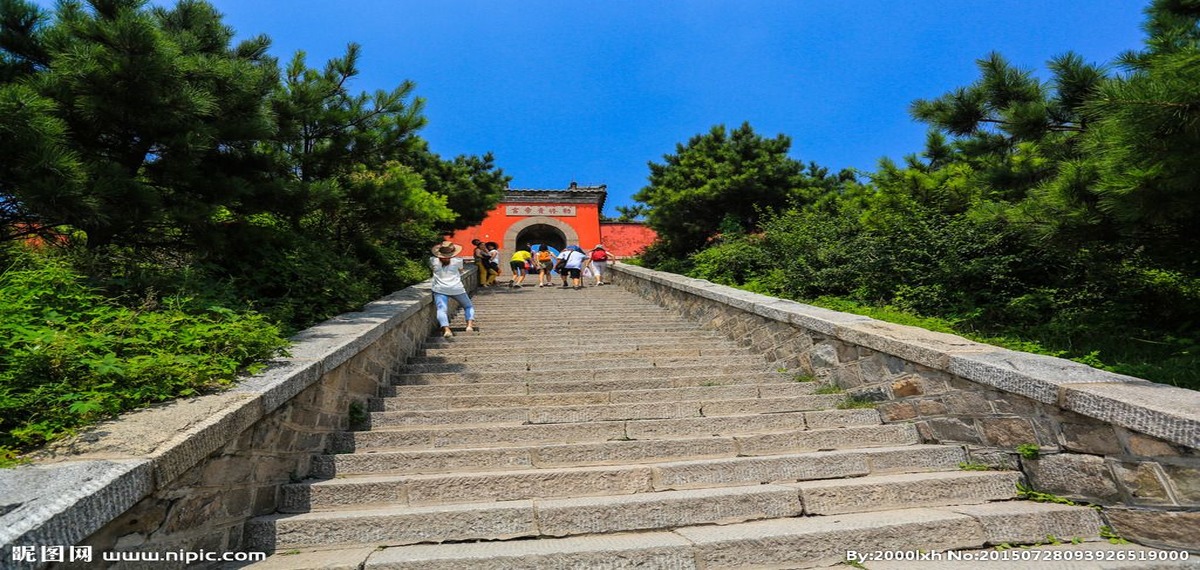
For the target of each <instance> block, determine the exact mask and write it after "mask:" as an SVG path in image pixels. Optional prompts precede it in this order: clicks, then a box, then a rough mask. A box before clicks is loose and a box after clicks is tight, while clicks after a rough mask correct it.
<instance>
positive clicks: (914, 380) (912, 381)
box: [892, 376, 924, 398]
mask: <svg viewBox="0 0 1200 570" xmlns="http://www.w3.org/2000/svg"><path fill="white" fill-rule="evenodd" d="M923 393H924V391H923V390H922V389H921V382H920V379H919V377H917V376H905V377H903V378H900V379H899V380H896V381H895V382H892V395H893V396H895V397H897V398H907V397H909V396H919V395H921V394H923Z"/></svg>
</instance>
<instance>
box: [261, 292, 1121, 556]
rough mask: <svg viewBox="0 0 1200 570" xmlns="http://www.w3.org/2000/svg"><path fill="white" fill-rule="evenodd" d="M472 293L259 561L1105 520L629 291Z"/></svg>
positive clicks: (273, 527) (1064, 527)
mask: <svg viewBox="0 0 1200 570" xmlns="http://www.w3.org/2000/svg"><path fill="white" fill-rule="evenodd" d="M476 304H477V308H478V311H479V315H478V318H479V323H480V325H481V327H482V331H481V332H474V333H468V332H464V331H462V326H461V322H460V324H458V325H457V326H456V331H457V332H456V336H455V337H453V338H450V339H443V338H441V337H431V338H430V339H429V341H428V342H427V343H426V345H425V349H424V351H423V352H422V353H421V354H420V355H419V356H417V357H414V358H412V359H411V360H410V363H409V365H408V366H407V369H406V371H405V373H404V374H403V375H401V376H400V377H399V378H398V381H397V385H394V386H391V387H389V388H386V389H384V391H383V393H381V394H380V397H379V398H378V399H377V400H375V401H373V402H372V403H371V410H370V413H369V419H368V421H367V423H368V424H369V429H367V430H364V431H354V432H348V433H345V434H341V435H342V437H340V438H338V439H337V440H336V441H335V442H334V443H333V446H334V449H331V450H330V451H331V452H332V453H331V454H329V455H323V456H319V457H316V458H315V459H314V463H313V471H314V475H315V476H316V478H315V479H311V480H308V481H303V482H298V483H295V484H292V485H288V486H286V487H285V488H284V489H283V491H282V494H281V497H280V501H279V503H280V509H279V513H278V514H275V515H271V516H267V517H262V518H258V519H255V520H253V521H251V522H250V523H249V524H248V527H247V530H246V541H247V544H245V545H244V546H243V549H245V550H260V551H270V552H274V553H275V555H273V556H272V557H270V558H269V559H268V560H267V561H265V562H262V563H259V564H257V565H255V567H256V568H258V567H261V568H276V567H277V568H338V567H345V568H420V569H440V568H446V569H456V570H458V569H464V568H626V567H638V568H734V567H788V568H804V567H821V566H828V565H833V564H838V563H840V562H841V561H844V560H845V557H846V553H847V551H857V552H872V551H879V550H884V551H886V550H897V551H900V550H903V551H910V552H912V551H916V550H924V551H940V550H962V549H977V548H982V547H985V546H988V545H994V544H1002V543H1011V544H1022V543H1035V542H1039V541H1043V540H1045V539H1046V538H1047V536H1054V537H1059V538H1062V539H1065V540H1070V539H1071V538H1075V537H1079V538H1084V539H1092V538H1094V537H1096V535H1097V534H1098V531H1099V526H1100V524H1101V523H1100V519H1099V515H1098V514H1097V513H1096V511H1094V510H1092V509H1087V508H1078V507H1066V506H1062V505H1055V504H1044V503H1034V502H1027V501H1015V500H1013V499H1014V494H1015V484H1016V483H1017V482H1018V480H1019V474H1018V473H1015V472H998V471H964V470H961V469H960V468H959V464H960V463H961V462H964V461H966V460H967V456H966V453H965V451H964V450H963V449H962V448H960V447H955V446H932V445H921V444H920V443H919V437H918V435H917V433H916V431H915V430H914V429H913V427H912V426H910V425H906V424H893V425H883V424H882V423H881V422H880V419H879V415H878V413H877V412H876V411H875V410H874V409H845V410H842V409H837V406H838V404H839V403H841V402H842V401H843V400H844V396H843V395H840V394H818V393H817V392H818V391H819V390H818V389H819V388H820V387H821V384H820V383H818V382H804V381H797V377H796V375H795V374H793V373H789V372H786V371H781V370H780V369H779V368H778V367H777V366H776V365H774V364H772V363H771V362H768V361H766V360H765V359H764V358H763V357H762V356H761V355H757V354H753V353H751V352H749V351H748V350H747V349H745V348H743V347H740V346H738V344H737V343H735V342H733V341H730V340H728V339H726V338H725V337H723V336H719V335H718V334H717V333H714V332H710V331H704V330H701V329H699V328H698V327H696V326H695V325H693V324H692V323H690V322H687V321H685V320H684V319H682V318H681V317H680V316H678V315H675V314H672V313H670V312H668V311H666V310H665V309H662V308H660V307H658V306H656V305H653V304H651V303H649V302H648V301H645V300H643V299H641V298H639V297H636V296H634V295H633V294H631V293H629V292H626V291H623V290H621V289H619V288H618V287H613V286H607V287H589V288H587V289H585V290H568V289H560V288H541V289H540V288H536V287H525V288H523V289H493V290H485V291H481V292H480V293H479V294H478V295H477V296H476ZM868 567H870V566H868Z"/></svg>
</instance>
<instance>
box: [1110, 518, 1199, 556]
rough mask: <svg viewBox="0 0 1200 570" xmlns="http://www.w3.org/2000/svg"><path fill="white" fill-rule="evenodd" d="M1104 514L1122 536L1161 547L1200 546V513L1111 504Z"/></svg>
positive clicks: (1196, 547)
mask: <svg viewBox="0 0 1200 570" xmlns="http://www.w3.org/2000/svg"><path fill="white" fill-rule="evenodd" d="M1104 516H1105V518H1107V519H1108V521H1109V523H1111V524H1112V526H1113V529H1114V530H1115V531H1116V532H1117V534H1118V535H1120V536H1121V537H1123V538H1126V539H1129V540H1133V541H1137V542H1140V543H1142V544H1147V545H1150V546H1157V547H1161V548H1181V549H1187V550H1191V551H1195V550H1197V549H1198V548H1200V512H1195V511H1187V512H1180V511H1153V510H1146V509H1138V508H1133V507H1109V508H1107V509H1105V510H1104Z"/></svg>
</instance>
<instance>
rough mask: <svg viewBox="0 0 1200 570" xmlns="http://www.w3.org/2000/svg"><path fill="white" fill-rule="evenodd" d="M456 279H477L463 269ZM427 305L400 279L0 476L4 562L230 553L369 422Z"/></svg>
mask: <svg viewBox="0 0 1200 570" xmlns="http://www.w3.org/2000/svg"><path fill="white" fill-rule="evenodd" d="M463 281H464V283H466V284H467V286H468V288H469V289H474V288H475V286H476V283H477V273H476V272H475V270H474V267H473V266H471V265H470V264H468V268H467V270H466V271H465V272H464V273H463ZM452 303H453V302H452ZM434 312H435V308H434V306H433V302H432V295H431V294H430V291H429V282H425V283H423V284H420V285H416V286H413V287H409V288H407V289H404V290H402V291H399V292H396V293H394V294H392V295H389V296H387V297H385V298H383V299H380V300H378V301H375V302H373V303H370V304H368V305H367V306H366V307H364V308H363V310H362V311H361V312H357V313H347V314H344V315H340V316H338V317H335V318H333V319H330V320H328V321H326V322H324V323H321V324H319V325H317V326H314V327H312V328H310V329H307V330H305V331H303V332H301V333H300V334H299V335H297V336H296V337H294V338H293V339H292V340H293V344H292V345H291V347H290V348H289V349H288V350H289V353H290V356H289V357H287V358H280V359H277V360H275V361H273V362H272V363H271V366H270V367H269V368H268V370H267V371H266V372H264V373H262V374H259V375H256V376H253V377H250V378H247V379H245V380H243V381H242V382H241V383H239V385H238V386H237V387H236V388H234V389H232V390H229V391H227V392H223V393H220V394H212V395H207V396H202V397H199V398H192V399H187V400H179V401H176V402H172V403H170V404H165V405H161V406H155V407H152V408H150V409H146V410H141V411H138V412H134V413H131V414H128V415H126V416H123V417H122V418H120V419H119V420H116V421H113V422H109V423H106V424H103V425H100V426H97V427H95V428H93V429H89V430H88V431H87V432H85V433H83V434H82V435H81V436H80V437H77V438H75V439H74V440H73V441H71V442H68V443H67V444H63V445H59V446H57V447H55V448H54V450H53V451H52V452H47V453H45V454H43V456H42V457H41V458H40V459H39V460H38V461H36V462H35V464H33V465H27V466H21V467H18V468H15V469H4V470H0V544H3V546H4V548H3V551H2V552H0V556H3V558H0V567H2V568H10V567H12V568H34V567H40V566H44V565H45V562H46V559H45V558H46V556H47V555H49V556H50V557H51V558H53V557H55V556H57V555H56V554H55V549H57V548H61V549H64V550H65V552H64V553H63V554H62V559H63V560H66V561H70V559H71V555H72V552H71V546H72V545H78V546H90V547H92V548H91V552H92V556H93V561H92V562H93V564H92V565H88V566H87V567H89V568H91V567H103V566H104V565H103V560H102V554H103V553H106V552H107V553H111V552H116V551H120V552H136V551H142V552H146V553H151V552H157V553H160V554H164V555H165V553H201V552H203V553H208V554H209V555H214V554H215V555H223V554H225V553H234V552H238V551H240V550H241V549H242V529H243V525H244V523H245V522H246V521H247V520H249V519H250V518H252V517H255V516H259V515H263V514H267V513H272V512H275V510H276V503H277V501H278V497H279V487H280V486H281V485H283V484H286V483H290V482H294V481H297V480H300V479H303V478H305V477H306V476H308V474H309V471H310V467H311V461H312V458H313V456H314V455H315V454H319V453H321V452H322V451H323V450H325V449H326V442H327V439H328V438H329V436H330V434H333V433H337V432H339V431H343V430H346V429H347V428H348V427H349V426H350V424H351V422H352V421H353V419H354V416H356V415H359V414H361V415H363V416H364V417H365V411H366V409H367V407H366V401H367V399H368V398H371V397H375V396H377V395H378V392H379V388H380V386H384V385H387V384H388V383H389V382H390V380H391V377H392V375H393V374H394V373H395V372H396V371H397V370H398V369H399V367H400V366H401V365H402V364H403V363H404V362H405V359H406V358H407V357H408V356H410V355H412V354H414V353H415V351H416V350H417V349H418V348H419V347H420V345H421V343H422V342H424V340H425V338H426V337H427V336H428V334H429V332H430V330H431V329H432V328H433V327H434V326H435V325H436V323H435V319H434ZM29 547H34V548H33V549H30V548H29ZM42 547H50V548H49V549H48V550H43V549H42ZM14 549H19V551H20V553H18V554H17V555H16V556H14V552H13V551H14ZM59 552H62V551H59ZM208 562H209V564H207V566H214V565H216V564H215V563H214V561H212V560H209V561H208ZM134 566H135V567H136V566H137V565H134ZM145 566H146V567H154V568H170V567H181V566H182V564H172V563H166V562H160V563H155V564H146V565H145ZM203 566H204V565H200V567H203Z"/></svg>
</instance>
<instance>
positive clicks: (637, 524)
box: [537, 485, 802, 536]
mask: <svg viewBox="0 0 1200 570" xmlns="http://www.w3.org/2000/svg"><path fill="white" fill-rule="evenodd" d="M801 511H802V509H801V507H800V500H799V496H798V494H797V492H796V490H795V489H792V488H789V487H784V486H778V485H755V486H753V487H726V488H719V489H696V490H686V491H663V492H657V493H643V494H638V495H627V496H619V497H587V498H578V499H555V500H545V501H538V502H537V519H538V525H539V528H540V530H541V532H542V533H543V534H547V535H550V536H568V535H572V534H587V533H596V532H621V531H632V530H643V529H669V528H674V527H681V526H692V525H698V524H728V523H733V522H741V521H747V520H756V519H767V518H778V517H794V516H799V515H800V513H801Z"/></svg>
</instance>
